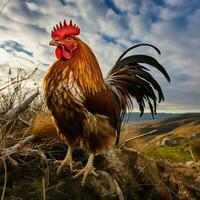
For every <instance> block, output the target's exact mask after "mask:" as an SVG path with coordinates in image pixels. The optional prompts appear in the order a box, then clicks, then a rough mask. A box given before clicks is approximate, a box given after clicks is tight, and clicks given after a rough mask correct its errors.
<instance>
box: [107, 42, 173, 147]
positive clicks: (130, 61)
mask: <svg viewBox="0 0 200 200" xmlns="http://www.w3.org/2000/svg"><path fill="white" fill-rule="evenodd" d="M139 46H150V47H152V48H154V49H155V50H156V51H157V52H158V54H160V51H159V49H158V48H156V47H155V46H153V45H150V44H138V45H135V46H132V47H130V48H129V49H127V50H126V51H125V52H124V53H123V54H122V55H121V56H120V57H119V59H118V60H117V62H116V63H115V65H114V66H113V67H112V69H111V70H110V72H109V73H108V75H107V77H106V79H105V81H106V84H107V85H108V87H109V88H110V89H111V90H112V92H113V94H114V95H115V96H116V99H117V101H118V102H119V105H120V108H121V116H120V118H121V120H120V123H119V126H118V128H117V135H118V137H117V141H116V144H118V142H119V134H120V129H121V123H122V121H123V120H124V117H125V114H126V112H127V110H131V109H133V99H136V101H137V103H138V105H139V109H140V116H142V115H143V113H144V108H145V102H147V103H148V105H149V108H150V111H151V114H152V117H153V118H154V114H156V108H157V103H160V102H161V101H164V95H163V92H162V89H161V87H160V85H159V84H158V82H157V81H156V80H155V79H154V77H153V76H152V75H151V74H150V70H149V69H148V68H146V67H144V66H142V65H141V63H143V64H148V65H151V66H153V67H155V68H156V69H158V70H159V71H160V72H161V73H162V74H163V75H164V76H165V78H166V79H167V80H168V81H169V82H170V77H169V75H168V73H167V72H166V70H165V68H164V67H163V66H162V65H161V64H160V63H159V62H158V61H157V60H156V59H155V58H153V57H151V56H147V55H131V56H127V57H125V58H124V56H125V54H127V53H128V52H129V51H130V50H132V49H134V48H137V47H139ZM156 93H157V94H156Z"/></svg>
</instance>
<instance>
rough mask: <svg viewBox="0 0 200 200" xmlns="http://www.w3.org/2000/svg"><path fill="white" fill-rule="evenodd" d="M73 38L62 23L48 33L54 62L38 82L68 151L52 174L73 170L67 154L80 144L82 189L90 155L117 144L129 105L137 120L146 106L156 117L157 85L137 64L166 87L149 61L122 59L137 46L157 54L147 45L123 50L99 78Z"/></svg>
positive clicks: (75, 31)
mask: <svg viewBox="0 0 200 200" xmlns="http://www.w3.org/2000/svg"><path fill="white" fill-rule="evenodd" d="M79 34H80V28H79V27H78V26H77V25H76V24H73V23H72V21H70V22H69V23H67V22H66V21H65V20H64V22H63V23H61V22H60V23H59V25H56V26H55V27H53V30H52V32H51V38H52V40H51V41H50V43H49V44H50V45H53V46H56V49H55V55H56V57H57V61H56V62H55V63H54V64H53V65H52V66H51V67H50V68H49V69H48V71H47V73H46V75H45V77H44V80H43V92H44V97H45V100H46V104H47V107H48V109H49V110H50V112H51V115H52V118H53V121H54V123H55V126H56V129H57V134H58V137H59V138H60V139H61V140H62V141H63V142H64V143H65V144H66V145H67V146H68V151H67V154H66V157H65V158H64V160H63V161H59V163H60V166H59V168H58V170H57V172H58V173H59V172H60V170H61V169H62V168H63V167H64V166H68V167H70V170H72V169H73V159H72V152H73V148H74V147H75V146H76V145H77V144H79V143H80V142H81V144H82V146H83V148H84V149H85V150H87V151H88V152H89V158H88V161H87V164H86V165H85V167H84V168H83V169H81V170H79V171H78V172H77V174H76V175H74V178H77V177H80V176H83V179H82V185H84V183H85V180H86V177H87V176H88V175H89V174H93V175H95V176H97V175H98V174H97V173H96V171H95V168H94V166H93V161H94V158H95V155H96V154H97V153H101V152H106V151H108V150H109V149H110V148H112V147H113V146H114V145H115V143H116V144H118V142H119V135H120V129H121V125H122V122H123V120H124V117H125V114H126V111H127V110H131V109H132V108H133V99H136V101H137V103H138V105H139V109H140V111H141V115H142V114H143V112H144V107H145V102H147V103H148V105H149V108H150V111H151V113H152V116H154V114H156V107H157V103H159V102H161V101H163V100H164V96H163V92H162V90H161V87H160V85H159V84H158V83H157V81H156V80H155V79H154V78H153V77H152V75H151V74H150V73H149V70H148V69H147V68H146V67H144V66H142V65H141V64H142V63H144V64H148V65H151V66H153V67H155V68H157V69H158V70H159V71H160V72H161V73H162V74H163V75H164V76H165V78H166V79H167V80H168V81H170V77H169V75H168V73H167V72H166V70H165V69H164V67H163V66H162V65H161V64H159V63H158V61H157V60H156V59H154V58H153V57H150V56H147V55H130V56H127V57H125V54H126V53H127V52H129V51H130V50H132V49H134V48H136V47H139V46H150V47H152V48H154V49H155V50H156V51H157V52H158V53H159V54H160V51H159V50H158V49H157V48H156V47H155V46H153V45H150V44H138V45H135V46H132V47H131V48H129V49H127V50H126V51H125V52H124V53H123V54H122V55H121V56H120V57H119V58H118V60H117V61H116V63H115V64H114V66H113V67H112V68H111V70H110V71H109V73H108V74H107V76H106V77H105V78H103V76H102V72H101V70H100V66H99V64H98V61H97V59H96V57H95V55H94V53H93V52H92V50H91V49H90V47H89V46H88V45H87V44H86V43H84V42H83V41H82V40H81V39H80V38H78V37H77V35H79ZM156 93H157V94H156Z"/></svg>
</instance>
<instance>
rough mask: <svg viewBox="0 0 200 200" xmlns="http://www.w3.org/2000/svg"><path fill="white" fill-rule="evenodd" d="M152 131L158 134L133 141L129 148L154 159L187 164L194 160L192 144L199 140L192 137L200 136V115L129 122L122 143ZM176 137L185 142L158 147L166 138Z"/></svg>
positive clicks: (128, 144) (122, 136)
mask: <svg viewBox="0 0 200 200" xmlns="http://www.w3.org/2000/svg"><path fill="white" fill-rule="evenodd" d="M152 130H156V132H155V133H153V134H150V135H147V136H145V137H142V138H139V139H133V140H131V141H130V142H128V143H127V146H128V147H131V148H134V149H137V150H139V151H141V152H143V153H144V154H145V155H148V156H150V157H152V158H156V159H164V160H168V161H170V162H184V163H185V162H186V161H189V160H192V157H191V152H190V144H191V143H192V142H196V141H198V140H199V139H198V138H191V137H190V136H191V135H192V134H196V135H198V134H199V135H200V114H199V113H197V114H196V113H195V114H181V115H179V116H177V117H173V118H168V119H161V120H150V121H145V122H129V123H128V124H127V125H125V127H124V131H123V133H122V134H121V143H123V142H125V140H127V139H128V138H131V137H134V136H137V135H141V134H144V133H146V132H149V131H152ZM174 137H181V138H183V141H182V142H181V143H180V144H178V145H164V146H161V145H158V144H159V142H160V141H162V140H163V139H164V138H174ZM184 138H185V139H184Z"/></svg>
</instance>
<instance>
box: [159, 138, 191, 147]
mask: <svg viewBox="0 0 200 200" xmlns="http://www.w3.org/2000/svg"><path fill="white" fill-rule="evenodd" d="M186 140H187V139H186V138H184V137H165V138H164V139H162V140H161V141H160V142H159V145H161V146H165V145H170V146H175V145H180V144H181V143H183V142H185V141H186Z"/></svg>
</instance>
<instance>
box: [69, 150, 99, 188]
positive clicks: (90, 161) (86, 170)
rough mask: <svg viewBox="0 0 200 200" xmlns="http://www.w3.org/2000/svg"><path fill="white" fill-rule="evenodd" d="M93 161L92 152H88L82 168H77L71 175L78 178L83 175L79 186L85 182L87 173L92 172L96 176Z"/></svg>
mask: <svg viewBox="0 0 200 200" xmlns="http://www.w3.org/2000/svg"><path fill="white" fill-rule="evenodd" d="M93 162H94V154H92V153H90V154H89V158H88V161H87V164H86V166H85V167H84V168H83V169H81V170H79V171H78V173H77V174H76V175H74V176H73V178H74V179H75V178H78V177H79V176H81V175H83V179H82V182H81V186H83V185H84V184H85V180H86V178H87V176H88V175H90V174H93V175H94V176H98V174H97V173H96V172H95V168H94V166H93ZM76 171H77V170H76Z"/></svg>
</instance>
